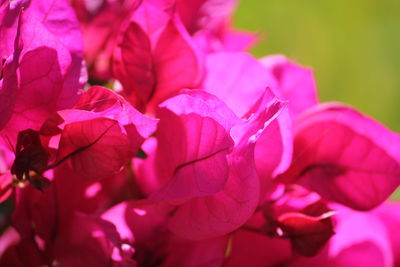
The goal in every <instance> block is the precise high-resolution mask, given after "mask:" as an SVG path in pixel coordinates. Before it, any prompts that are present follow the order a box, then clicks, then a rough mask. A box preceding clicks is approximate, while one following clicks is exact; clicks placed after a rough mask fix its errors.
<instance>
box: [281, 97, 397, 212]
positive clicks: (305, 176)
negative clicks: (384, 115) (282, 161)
mask: <svg viewBox="0 0 400 267" xmlns="http://www.w3.org/2000/svg"><path fill="white" fill-rule="evenodd" d="M294 150H295V152H294V160H293V163H292V167H291V169H290V170H289V172H288V173H287V174H286V175H287V176H288V178H289V179H300V180H299V183H301V184H303V185H305V186H306V187H308V188H309V189H310V190H313V191H316V192H318V193H319V194H321V195H322V196H323V197H325V198H327V199H329V200H332V201H336V202H339V203H342V204H344V205H347V206H349V207H352V208H354V209H359V210H367V209H371V208H373V207H375V206H377V205H379V204H380V203H382V202H383V201H384V200H385V199H386V198H387V197H388V196H389V195H390V194H391V193H392V192H393V191H394V190H395V189H396V188H397V186H398V185H399V183H400V136H399V135H398V134H396V133H393V132H391V131H390V130H388V129H387V128H385V127H384V126H382V125H380V124H378V123H377V122H376V121H374V120H372V119H370V118H368V117H366V116H364V115H362V114H360V113H359V112H357V111H355V110H354V109H351V108H349V107H346V106H343V105H340V104H324V105H321V106H319V107H317V108H315V109H313V110H310V111H309V112H308V113H306V114H304V116H302V117H300V118H299V120H298V123H297V125H296V127H295V148H294Z"/></svg>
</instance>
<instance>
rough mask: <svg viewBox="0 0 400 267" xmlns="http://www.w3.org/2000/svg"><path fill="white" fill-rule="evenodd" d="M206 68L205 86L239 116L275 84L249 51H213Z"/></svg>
mask: <svg viewBox="0 0 400 267" xmlns="http://www.w3.org/2000/svg"><path fill="white" fill-rule="evenodd" d="M206 67H207V75H206V77H205V80H204V82H203V88H204V89H205V90H206V91H207V92H210V93H212V94H214V95H216V96H218V97H219V98H220V99H222V100H223V101H224V102H225V103H226V104H227V105H228V106H229V107H230V108H231V109H232V110H233V111H235V113H236V115H237V116H238V117H242V116H243V115H244V114H246V112H247V111H248V110H249V109H250V107H251V106H252V105H253V104H254V102H255V101H256V100H257V99H259V98H260V96H261V95H262V94H263V93H264V91H265V88H266V87H270V88H274V87H276V80H275V78H274V77H273V76H272V75H271V74H269V73H268V72H267V71H266V70H265V67H264V66H263V65H262V64H261V63H260V62H258V61H257V60H256V59H255V58H253V57H252V56H251V55H249V54H247V53H239V52H236V53H227V52H220V53H214V54H210V55H208V56H207V58H206Z"/></svg>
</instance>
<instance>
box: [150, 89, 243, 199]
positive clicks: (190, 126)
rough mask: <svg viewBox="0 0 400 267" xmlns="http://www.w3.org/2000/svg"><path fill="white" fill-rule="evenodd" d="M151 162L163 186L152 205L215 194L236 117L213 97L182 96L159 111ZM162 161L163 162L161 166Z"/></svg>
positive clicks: (221, 181)
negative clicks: (155, 150)
mask: <svg viewBox="0 0 400 267" xmlns="http://www.w3.org/2000/svg"><path fill="white" fill-rule="evenodd" d="M157 115H158V117H159V118H160V124H159V126H158V129H157V132H156V137H157V140H158V144H159V145H158V150H157V152H156V153H157V154H156V155H157V156H156V159H155V164H156V165H157V170H158V176H159V177H163V179H164V180H165V185H164V186H163V187H162V188H161V189H160V190H159V191H158V192H157V193H155V194H153V195H152V197H151V198H152V199H154V200H166V199H179V198H192V197H196V196H206V195H210V194H214V193H217V192H218V191H220V190H221V189H222V188H223V186H224V184H225V181H226V179H227V177H228V161H227V155H228V154H229V153H230V152H231V150H232V147H233V140H232V138H231V137H230V135H229V132H230V129H231V127H232V126H233V125H234V124H235V123H237V122H239V120H238V119H237V117H236V116H235V115H234V114H233V113H232V112H231V111H230V110H229V109H228V108H227V107H226V106H225V105H224V104H223V103H222V102H221V101H220V100H219V99H217V98H216V97H214V96H212V95H209V94H207V93H205V92H202V91H193V92H191V91H184V92H183V93H182V94H180V95H178V96H176V97H174V98H171V99H169V100H167V101H165V102H164V103H162V104H161V105H160V106H159V110H158V113H157ZM167 158H168V160H166V159H167Z"/></svg>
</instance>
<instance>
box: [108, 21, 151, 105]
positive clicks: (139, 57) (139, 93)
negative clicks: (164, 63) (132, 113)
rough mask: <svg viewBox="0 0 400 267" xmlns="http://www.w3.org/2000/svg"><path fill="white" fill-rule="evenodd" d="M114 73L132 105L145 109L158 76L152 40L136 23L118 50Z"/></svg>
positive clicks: (131, 25)
mask: <svg viewBox="0 0 400 267" xmlns="http://www.w3.org/2000/svg"><path fill="white" fill-rule="evenodd" d="M114 73H115V77H116V78H117V79H118V80H119V81H120V82H121V83H122V86H123V87H124V94H126V95H127V96H128V98H129V99H130V100H131V103H132V104H133V105H134V106H136V107H139V108H143V107H144V106H145V104H146V103H147V102H148V101H149V100H150V97H151V96H152V95H153V93H154V90H155V89H156V88H155V86H156V76H155V70H154V62H153V57H152V53H151V44H150V39H149V37H148V36H147V35H146V33H145V32H144V31H143V30H142V28H141V27H140V26H139V25H138V24H137V23H135V22H131V23H130V24H129V26H128V28H127V29H126V31H125V32H124V33H123V38H122V41H121V43H120V44H119V45H118V47H117V49H116V54H115V60H114Z"/></svg>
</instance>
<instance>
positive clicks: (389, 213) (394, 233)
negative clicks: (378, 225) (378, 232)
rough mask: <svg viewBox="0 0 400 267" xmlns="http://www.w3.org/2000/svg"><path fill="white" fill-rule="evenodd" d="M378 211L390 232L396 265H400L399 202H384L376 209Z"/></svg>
mask: <svg viewBox="0 0 400 267" xmlns="http://www.w3.org/2000/svg"><path fill="white" fill-rule="evenodd" d="M376 212H377V214H378V216H379V217H380V219H381V221H382V223H383V224H384V225H385V227H386V229H387V231H388V233H389V239H390V241H391V244H392V251H393V256H394V261H395V262H394V266H399V265H400V232H399V231H398V227H399V225H400V205H399V202H394V203H384V204H383V205H381V206H380V207H379V208H378V209H376Z"/></svg>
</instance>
